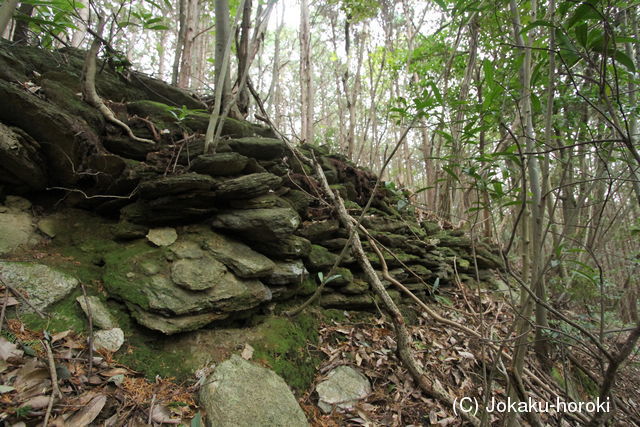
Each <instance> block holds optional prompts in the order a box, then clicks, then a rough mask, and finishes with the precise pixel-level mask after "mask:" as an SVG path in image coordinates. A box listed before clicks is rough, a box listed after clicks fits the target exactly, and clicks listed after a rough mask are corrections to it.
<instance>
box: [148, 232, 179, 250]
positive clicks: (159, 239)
mask: <svg viewBox="0 0 640 427" xmlns="http://www.w3.org/2000/svg"><path fill="white" fill-rule="evenodd" d="M177 239H178V233H176V229H175V228H173V227H161V228H152V229H151V230H149V232H148V233H147V240H149V241H150V242H151V243H153V244H154V245H156V246H169V245H171V244H173V243H174V242H175V241H176V240H177Z"/></svg>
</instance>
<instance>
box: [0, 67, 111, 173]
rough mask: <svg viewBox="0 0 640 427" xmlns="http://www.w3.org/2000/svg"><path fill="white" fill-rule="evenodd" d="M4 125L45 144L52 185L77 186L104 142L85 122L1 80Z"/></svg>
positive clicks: (0, 105) (0, 115) (0, 112)
mask: <svg viewBox="0 0 640 427" xmlns="http://www.w3.org/2000/svg"><path fill="white" fill-rule="evenodd" d="M0 99H2V100H3V102H0V122H3V123H5V124H6V125H10V126H16V127H19V128H21V129H23V130H27V129H28V134H29V135H30V136H31V137H32V138H33V139H35V140H36V141H38V142H39V143H40V145H41V153H42V156H43V158H44V159H45V162H46V164H47V170H48V173H49V178H50V179H51V182H49V183H48V184H50V185H63V186H68V185H73V184H75V183H76V182H77V181H79V180H80V178H82V177H83V175H80V174H78V173H77V172H76V171H77V170H80V169H81V168H82V167H84V165H85V162H86V159H87V158H88V157H89V156H90V155H93V154H94V153H96V152H99V151H100V140H99V138H98V136H97V135H96V133H95V131H94V130H93V129H92V128H91V127H90V126H89V125H87V122H85V121H84V120H82V119H80V118H78V117H75V116H72V115H70V114H68V113H67V112H65V111H63V110H61V109H60V108H58V107H57V106H55V105H53V104H52V103H50V102H47V101H45V100H43V99H40V98H39V97H38V96H36V95H34V94H32V93H30V92H29V91H26V90H24V89H23V88H21V87H19V86H17V85H14V84H11V83H9V82H5V81H2V80H0Z"/></svg>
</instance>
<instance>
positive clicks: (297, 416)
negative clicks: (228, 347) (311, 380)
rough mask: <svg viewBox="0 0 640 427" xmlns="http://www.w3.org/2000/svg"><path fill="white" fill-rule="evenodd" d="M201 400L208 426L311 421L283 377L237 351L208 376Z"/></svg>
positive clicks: (288, 425) (291, 425)
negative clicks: (239, 354) (248, 359)
mask: <svg viewBox="0 0 640 427" xmlns="http://www.w3.org/2000/svg"><path fill="white" fill-rule="evenodd" d="M200 404H201V405H202V407H203V408H204V409H205V411H206V412H207V425H208V426H216V427H236V426H237V427H253V426H273V427H278V426H280V427H297V426H307V425H309V424H308V422H307V419H306V417H305V415H304V412H303V411H302V409H301V408H300V405H299V404H298V402H297V401H296V399H295V397H294V396H293V393H292V392H291V390H290V389H289V387H288V386H287V384H286V383H285V382H284V380H283V379H282V378H280V377H279V376H278V375H277V374H276V373H275V372H273V371H271V370H269V369H267V368H263V367H261V366H258V365H255V364H253V363H251V362H248V361H246V360H244V359H242V358H241V357H239V356H237V355H233V356H231V358H230V359H229V360H226V361H224V362H222V363H221V364H220V365H218V366H217V367H216V369H215V371H214V372H213V373H212V374H211V375H210V376H209V377H208V378H207V379H206V380H205V382H204V385H203V386H202V388H201V389H200Z"/></svg>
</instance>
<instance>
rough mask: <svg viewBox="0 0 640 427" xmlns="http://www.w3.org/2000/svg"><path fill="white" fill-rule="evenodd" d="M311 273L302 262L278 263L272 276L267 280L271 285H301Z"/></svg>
mask: <svg viewBox="0 0 640 427" xmlns="http://www.w3.org/2000/svg"><path fill="white" fill-rule="evenodd" d="M308 274H309V272H308V271H307V269H306V268H304V264H303V263H302V261H301V260H295V261H281V262H276V267H275V268H274V269H273V272H272V273H271V276H269V277H268V278H267V279H265V282H267V283H268V284H269V285H289V284H300V283H302V281H303V280H304V279H305V277H307V275H308Z"/></svg>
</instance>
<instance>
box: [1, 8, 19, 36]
mask: <svg viewBox="0 0 640 427" xmlns="http://www.w3.org/2000/svg"><path fill="white" fill-rule="evenodd" d="M17 6H18V0H5V1H4V3H3V4H2V6H0V36H2V37H3V38H5V39H8V38H9V34H8V30H7V29H8V28H9V22H10V21H11V18H12V17H13V12H14V11H15V10H16V7H17Z"/></svg>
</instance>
